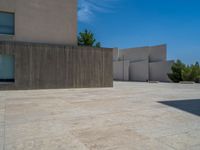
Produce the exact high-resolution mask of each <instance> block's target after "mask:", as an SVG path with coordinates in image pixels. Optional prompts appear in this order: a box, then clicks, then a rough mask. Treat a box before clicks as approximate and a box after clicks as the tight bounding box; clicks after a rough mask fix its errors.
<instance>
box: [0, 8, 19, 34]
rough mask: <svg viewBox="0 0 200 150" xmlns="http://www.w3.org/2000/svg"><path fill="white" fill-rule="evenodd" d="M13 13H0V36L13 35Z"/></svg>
mask: <svg viewBox="0 0 200 150" xmlns="http://www.w3.org/2000/svg"><path fill="white" fill-rule="evenodd" d="M14 28H15V27H14V13H8V12H1V11H0V34H7V35H14V30H15V29H14Z"/></svg>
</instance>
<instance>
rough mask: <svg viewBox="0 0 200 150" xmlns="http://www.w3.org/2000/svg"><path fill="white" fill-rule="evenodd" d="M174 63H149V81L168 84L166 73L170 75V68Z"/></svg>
mask: <svg viewBox="0 0 200 150" xmlns="http://www.w3.org/2000/svg"><path fill="white" fill-rule="evenodd" d="M173 63H174V61H162V62H154V63H150V65H149V66H150V73H149V74H150V80H151V81H161V82H170V81H171V80H170V79H169V77H168V75H167V74H168V73H171V67H172V65H173Z"/></svg>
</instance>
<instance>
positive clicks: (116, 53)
mask: <svg viewBox="0 0 200 150" xmlns="http://www.w3.org/2000/svg"><path fill="white" fill-rule="evenodd" d="M118 57H119V49H118V48H114V49H113V61H117V60H118Z"/></svg>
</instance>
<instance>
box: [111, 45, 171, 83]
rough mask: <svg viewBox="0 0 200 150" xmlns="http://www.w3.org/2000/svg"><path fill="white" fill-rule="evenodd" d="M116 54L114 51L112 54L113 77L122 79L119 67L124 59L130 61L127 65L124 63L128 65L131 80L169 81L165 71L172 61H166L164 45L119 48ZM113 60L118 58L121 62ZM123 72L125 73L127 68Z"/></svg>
mask: <svg viewBox="0 0 200 150" xmlns="http://www.w3.org/2000/svg"><path fill="white" fill-rule="evenodd" d="M116 54H117V52H116V51H115V53H114V54H113V59H114V62H113V63H114V71H113V73H114V79H116V80H119V78H120V79H121V80H123V78H122V77H121V76H122V75H123V74H124V73H123V71H122V69H121V68H122V66H123V65H122V64H123V60H124V61H125V62H130V64H129V65H128V64H126V65H127V66H129V70H128V72H129V73H128V74H129V80H131V81H143V82H144V81H147V80H153V81H162V82H169V81H170V80H169V78H168V76H167V73H169V72H170V71H171V66H172V64H173V61H172V62H171V61H170V62H167V61H166V59H167V46H166V45H159V46H147V47H139V48H129V49H121V50H118V54H117V55H116ZM117 56H118V58H117ZM115 60H120V61H121V62H116V61H115ZM125 74H127V70H126V72H125ZM126 80H127V79H126Z"/></svg>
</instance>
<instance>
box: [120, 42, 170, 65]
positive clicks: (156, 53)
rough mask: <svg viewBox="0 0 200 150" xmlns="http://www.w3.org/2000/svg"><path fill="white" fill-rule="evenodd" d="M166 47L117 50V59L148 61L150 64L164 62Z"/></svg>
mask: <svg viewBox="0 0 200 150" xmlns="http://www.w3.org/2000/svg"><path fill="white" fill-rule="evenodd" d="M166 48H167V47H166V45H159V46H147V47H138V48H129V49H121V50H119V58H120V59H123V57H124V59H125V60H129V61H132V62H138V61H143V60H146V59H149V61H150V62H157V61H164V60H166Z"/></svg>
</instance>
